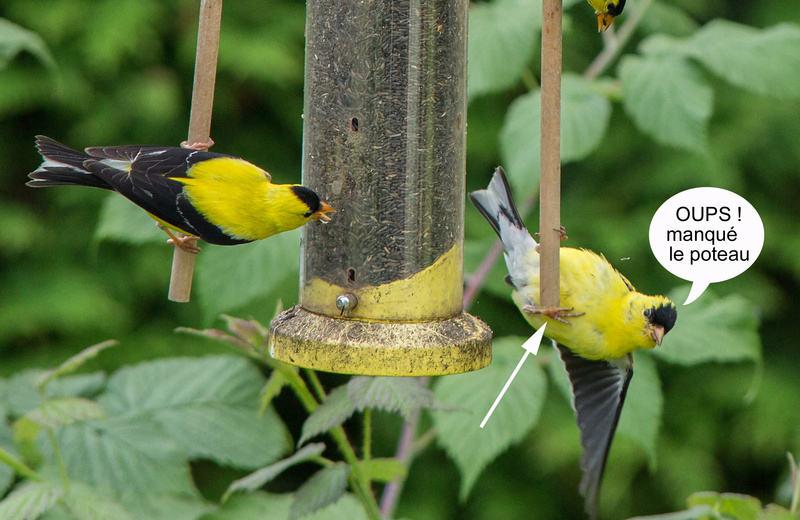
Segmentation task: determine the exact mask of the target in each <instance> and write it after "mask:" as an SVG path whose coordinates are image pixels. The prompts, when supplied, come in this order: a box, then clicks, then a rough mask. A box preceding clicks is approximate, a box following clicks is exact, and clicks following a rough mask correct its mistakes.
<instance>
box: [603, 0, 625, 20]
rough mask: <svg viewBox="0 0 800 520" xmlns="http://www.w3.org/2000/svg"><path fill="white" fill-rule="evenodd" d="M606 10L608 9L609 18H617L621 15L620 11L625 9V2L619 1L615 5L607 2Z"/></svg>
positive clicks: (623, 0)
mask: <svg viewBox="0 0 800 520" xmlns="http://www.w3.org/2000/svg"><path fill="white" fill-rule="evenodd" d="M606 9H608V14H610V15H611V16H619V15H621V14H622V10H623V9H625V0H619V3H618V4H617V5H614V4H612V3H611V2H609V3H608V5H606Z"/></svg>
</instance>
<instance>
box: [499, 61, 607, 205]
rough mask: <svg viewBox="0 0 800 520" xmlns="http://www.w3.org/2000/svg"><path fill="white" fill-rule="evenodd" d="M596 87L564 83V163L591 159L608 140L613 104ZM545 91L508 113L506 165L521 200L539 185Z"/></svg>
mask: <svg viewBox="0 0 800 520" xmlns="http://www.w3.org/2000/svg"><path fill="white" fill-rule="evenodd" d="M594 87H595V83H594V82H592V81H590V80H586V79H584V78H581V77H580V76H576V75H571V74H565V75H564V77H563V78H562V82H561V162H562V163H569V162H572V161H577V160H580V159H583V158H585V157H586V156H588V155H589V154H590V153H591V152H592V151H593V150H594V149H596V148H597V146H598V145H599V144H600V142H601V141H602V139H603V137H604V136H605V133H606V129H607V127H608V122H609V119H610V117H611V103H609V101H608V99H606V98H605V97H603V96H602V95H600V94H598V93H597V92H596V91H595V89H594ZM540 137H541V91H540V90H535V91H533V92H530V93H528V94H525V95H523V96H520V97H519V98H517V99H516V100H515V101H514V103H512V104H511V107H510V108H509V109H508V112H507V113H506V117H505V121H504V123H503V128H502V130H501V132H500V150H501V155H502V158H503V165H504V166H505V169H506V173H507V174H508V177H509V180H510V182H511V185H512V187H513V188H514V191H515V192H516V193H517V197H518V198H519V199H521V198H522V197H523V196H524V195H527V194H529V193H533V192H534V190H535V189H536V188H537V185H538V183H539V166H540V165H539V160H540V159H539V158H540V154H539V141H540Z"/></svg>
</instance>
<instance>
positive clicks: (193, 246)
mask: <svg viewBox="0 0 800 520" xmlns="http://www.w3.org/2000/svg"><path fill="white" fill-rule="evenodd" d="M156 226H158V228H159V229H163V230H164V231H165V232H166V233H167V234H168V235H169V240H167V244H175V245H176V246H178V247H180V248H181V249H183V250H184V251H187V252H189V253H193V254H195V255H196V254H197V253H199V252H200V251H201V249H200V248H199V247H198V246H197V241H198V240H199V238H197V237H196V236H193V235H184V234H182V233H178V234H177V235H176V234H175V233H173V232H172V231H170V230H169V229H168V228H167V227H166V226H164V224H162V223H161V222H156Z"/></svg>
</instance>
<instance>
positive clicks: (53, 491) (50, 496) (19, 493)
mask: <svg viewBox="0 0 800 520" xmlns="http://www.w3.org/2000/svg"><path fill="white" fill-rule="evenodd" d="M61 496H62V492H61V490H60V489H59V488H56V487H54V486H52V485H50V484H48V483H44V482H25V483H23V484H21V485H19V486H17V488H16V489H14V490H13V491H12V492H11V493H9V494H8V496H7V497H5V498H4V499H3V500H2V502H0V518H2V519H3V520H36V519H37V518H39V517H40V516H41V515H42V514H43V513H45V512H46V511H47V510H49V509H50V508H52V507H53V506H54V505H55V504H56V501H57V500H58V499H59V498H61Z"/></svg>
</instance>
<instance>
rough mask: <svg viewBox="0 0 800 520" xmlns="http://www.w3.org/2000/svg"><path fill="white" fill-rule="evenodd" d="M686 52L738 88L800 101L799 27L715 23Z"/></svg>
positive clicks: (691, 42) (704, 28)
mask: <svg viewBox="0 0 800 520" xmlns="http://www.w3.org/2000/svg"><path fill="white" fill-rule="evenodd" d="M685 49H686V51H687V52H688V53H689V54H690V55H691V56H693V57H695V58H697V59H698V60H699V61H700V62H701V63H702V64H703V65H705V66H706V67H708V69H709V70H711V71H713V72H714V73H715V74H717V75H719V76H720V77H721V78H723V79H725V80H726V81H728V82H730V83H732V84H734V85H737V86H739V87H742V88H744V89H747V90H750V91H753V92H757V93H759V94H764V95H767V96H773V97H777V98H782V99H796V98H798V97H800V27H798V26H797V25H795V24H788V23H786V24H780V25H775V26H773V27H768V28H766V29H756V28H753V27H749V26H746V25H741V24H737V23H734V22H730V21H727V20H714V21H711V22H709V23H708V24H706V25H705V26H704V27H702V28H701V29H700V30H699V31H697V32H696V33H695V34H694V35H693V36H692V37H691V38H690V39H689V40H688V41H687V42H686V47H685Z"/></svg>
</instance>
